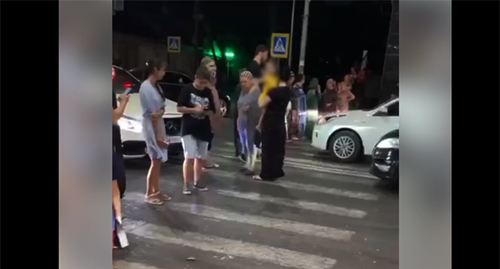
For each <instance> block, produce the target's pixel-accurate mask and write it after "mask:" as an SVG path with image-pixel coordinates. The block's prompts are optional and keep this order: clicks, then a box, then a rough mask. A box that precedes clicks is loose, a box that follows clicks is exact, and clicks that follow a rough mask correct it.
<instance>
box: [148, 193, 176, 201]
mask: <svg viewBox="0 0 500 269" xmlns="http://www.w3.org/2000/svg"><path fill="white" fill-rule="evenodd" d="M151 196H155V197H157V198H158V199H160V200H162V201H170V200H172V197H170V196H168V195H166V194H164V193H161V192H156V193H153V194H152V195H151Z"/></svg>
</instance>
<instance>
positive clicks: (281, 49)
mask: <svg viewBox="0 0 500 269" xmlns="http://www.w3.org/2000/svg"><path fill="white" fill-rule="evenodd" d="M289 39H290V34H280V33H273V35H272V36H271V57H275V58H288V40H289Z"/></svg>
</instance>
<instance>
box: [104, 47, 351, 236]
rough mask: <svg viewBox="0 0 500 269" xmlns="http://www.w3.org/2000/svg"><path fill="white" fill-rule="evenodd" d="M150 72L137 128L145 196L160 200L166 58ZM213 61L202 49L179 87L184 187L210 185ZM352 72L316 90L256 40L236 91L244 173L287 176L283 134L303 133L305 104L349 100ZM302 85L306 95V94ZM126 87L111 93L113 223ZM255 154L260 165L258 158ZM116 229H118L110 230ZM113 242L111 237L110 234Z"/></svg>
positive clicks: (343, 107)
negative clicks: (145, 160) (143, 154)
mask: <svg viewBox="0 0 500 269" xmlns="http://www.w3.org/2000/svg"><path fill="white" fill-rule="evenodd" d="M145 68H146V74H147V78H146V79H145V80H144V81H143V82H142V84H141V86H140V90H139V96H140V104H141V107H142V112H143V115H142V116H143V117H142V130H143V136H144V140H145V142H146V150H147V154H148V156H149V159H150V162H151V164H150V167H149V170H148V173H147V176H146V191H145V197H144V201H145V202H146V203H149V204H152V205H162V204H163V203H164V202H165V201H168V200H170V199H171V198H170V197H169V196H168V195H167V194H166V193H164V192H162V191H161V190H160V184H159V182H160V173H161V164H162V163H163V162H166V161H167V160H168V146H169V138H168V136H167V135H166V133H165V126H164V122H163V120H162V116H163V114H164V111H165V107H164V106H165V94H164V92H163V90H162V89H161V87H160V86H159V85H158V84H157V81H159V80H161V79H162V78H163V76H164V74H165V69H166V68H167V63H166V62H165V61H161V60H158V59H153V60H151V61H148V62H147V64H146V67H145ZM216 74H217V68H216V64H215V61H214V60H213V59H211V58H208V57H205V58H203V59H202V60H201V63H200V66H199V67H198V69H197V70H196V74H195V79H194V81H193V83H191V84H188V85H185V86H184V87H183V89H182V90H181V92H180V94H179V99H178V102H177V111H178V112H180V113H182V124H181V130H180V131H181V141H182V146H183V149H184V163H183V166H182V171H183V180H184V184H183V189H182V193H183V194H185V195H191V194H192V193H193V191H208V187H207V186H206V185H205V184H204V183H203V177H202V175H203V171H204V169H206V168H210V167H218V165H217V164H215V163H212V162H209V152H210V149H211V144H212V140H213V138H214V134H217V132H218V131H219V130H221V129H222V115H221V114H220V109H219V108H218V106H219V104H220V102H219V96H218V91H217V89H216V78H217V75H216ZM355 78H356V76H354V75H353V74H347V75H346V76H345V78H344V80H342V81H340V82H338V83H337V82H336V81H335V80H333V79H329V80H328V81H327V83H326V89H325V91H324V93H321V91H320V87H319V83H318V81H317V79H312V80H311V82H310V83H309V86H308V88H307V89H304V84H305V77H304V75H303V74H297V75H295V74H294V73H293V72H291V70H290V67H289V66H288V65H286V64H285V63H284V61H280V60H279V59H273V58H270V57H269V49H268V48H267V47H266V46H264V45H259V46H257V48H256V50H255V54H254V58H253V60H252V62H251V63H250V64H249V65H248V67H247V68H245V69H242V70H241V71H240V73H239V85H238V90H239V98H238V100H237V106H236V107H237V109H236V111H235V112H236V113H235V114H236V115H235V122H234V126H235V129H234V137H235V140H234V146H235V151H236V157H238V158H240V159H241V160H242V161H243V162H244V163H245V164H244V165H243V167H242V168H241V172H242V173H243V174H244V175H247V176H251V178H252V179H254V180H257V181H275V180H277V179H279V178H282V177H284V175H285V173H284V171H283V162H284V157H285V144H286V143H287V141H293V140H298V139H300V138H301V137H303V135H304V127H305V120H304V118H305V117H306V112H305V111H307V110H308V109H316V108H317V109H318V110H319V111H321V112H325V113H327V112H344V111H347V110H348V109H349V103H350V102H351V101H353V100H354V98H355V97H354V94H352V92H351V89H352V81H353V79H355ZM306 92H307V95H306ZM128 99H129V96H128V93H127V92H125V93H123V94H121V95H120V96H119V97H118V100H117V98H116V95H115V93H114V92H113V104H112V107H113V200H112V201H113V229H114V231H115V225H121V219H122V214H121V202H120V199H121V197H122V196H123V192H124V189H125V169H124V164H123V159H122V153H121V139H120V129H119V127H118V125H117V122H118V120H119V118H120V117H121V116H123V112H124V110H125V107H126V106H127V103H128ZM259 157H260V163H261V169H260V173H259V174H256V173H255V163H256V160H257V159H258V158H259ZM114 235H115V233H114ZM113 242H115V238H113Z"/></svg>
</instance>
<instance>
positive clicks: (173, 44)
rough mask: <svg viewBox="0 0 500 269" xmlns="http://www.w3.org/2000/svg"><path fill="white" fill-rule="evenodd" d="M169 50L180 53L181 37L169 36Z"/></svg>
mask: <svg viewBox="0 0 500 269" xmlns="http://www.w3.org/2000/svg"><path fill="white" fill-rule="evenodd" d="M167 42H168V52H174V53H180V52H181V37H180V36H169V37H168V38H167Z"/></svg>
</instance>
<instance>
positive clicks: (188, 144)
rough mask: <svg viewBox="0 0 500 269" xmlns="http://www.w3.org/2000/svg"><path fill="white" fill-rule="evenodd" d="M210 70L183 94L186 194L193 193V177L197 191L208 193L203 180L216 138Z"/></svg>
mask: <svg viewBox="0 0 500 269" xmlns="http://www.w3.org/2000/svg"><path fill="white" fill-rule="evenodd" d="M210 77H211V76H210V71H209V70H208V69H207V68H206V67H203V66H202V67H199V68H198V70H197V71H196V76H195V80H194V82H193V83H192V84H189V85H186V86H185V87H184V88H183V89H182V90H181V92H180V94H179V101H178V102H177V111H179V112H181V113H183V115H182V125H181V136H182V146H183V148H184V165H183V169H182V170H183V174H184V189H183V193H184V194H186V195H190V194H191V189H192V188H191V186H190V177H193V179H194V180H193V181H194V184H193V187H194V189H197V190H200V191H207V190H208V188H207V187H205V186H203V185H201V184H200V182H199V180H200V176H201V173H202V166H203V162H204V160H206V159H207V157H208V143H209V142H210V139H211V136H212V129H211V126H210V118H209V116H211V115H213V114H214V113H215V105H214V100H213V96H212V91H211V90H210V89H209V88H207V87H208V86H209V85H210Z"/></svg>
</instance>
